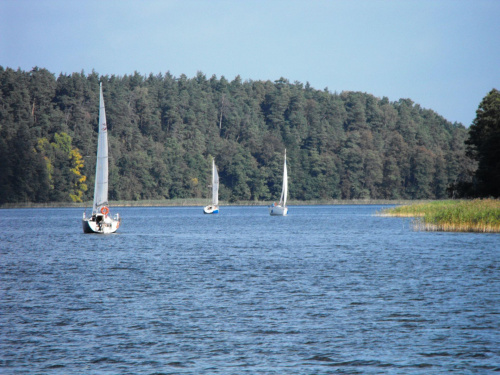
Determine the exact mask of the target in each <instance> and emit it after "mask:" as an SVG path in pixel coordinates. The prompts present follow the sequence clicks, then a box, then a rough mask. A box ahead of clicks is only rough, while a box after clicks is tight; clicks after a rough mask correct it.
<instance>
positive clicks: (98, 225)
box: [82, 218, 121, 234]
mask: <svg viewBox="0 0 500 375" xmlns="http://www.w3.org/2000/svg"><path fill="white" fill-rule="evenodd" d="M120 222H121V220H113V219H109V218H108V219H107V220H105V221H101V222H97V221H95V220H92V219H82V226H83V233H94V234H111V233H115V232H116V231H117V230H118V228H119V227H120Z"/></svg>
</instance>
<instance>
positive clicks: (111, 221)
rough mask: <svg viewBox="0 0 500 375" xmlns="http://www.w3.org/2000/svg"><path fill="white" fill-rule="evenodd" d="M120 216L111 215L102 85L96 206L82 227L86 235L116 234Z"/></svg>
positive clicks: (100, 91) (96, 171)
mask: <svg viewBox="0 0 500 375" xmlns="http://www.w3.org/2000/svg"><path fill="white" fill-rule="evenodd" d="M120 222H121V219H120V216H119V215H118V214H116V215H115V217H114V218H111V216H110V215H109V204H108V129H107V127H106V111H105V109H104V98H103V96H102V83H101V84H100V85H99V136H98V138H97V163H96V170H95V188H94V204H93V206H92V216H90V217H85V212H84V213H83V219H82V225H83V232H84V233H101V234H107V233H114V232H116V230H117V229H118V227H119V226H120Z"/></svg>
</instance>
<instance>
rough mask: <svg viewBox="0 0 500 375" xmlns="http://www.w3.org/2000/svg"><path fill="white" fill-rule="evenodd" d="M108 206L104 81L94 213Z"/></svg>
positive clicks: (100, 91)
mask: <svg viewBox="0 0 500 375" xmlns="http://www.w3.org/2000/svg"><path fill="white" fill-rule="evenodd" d="M104 206H108V128H107V126H106V110H105V108H104V98H103V97H102V82H101V83H100V85H99V137H98V138H97V163H96V170H95V189H94V205H93V206H92V213H93V214H95V213H98V212H100V210H101V208H102V207H104Z"/></svg>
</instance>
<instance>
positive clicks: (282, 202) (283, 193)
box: [279, 150, 288, 207]
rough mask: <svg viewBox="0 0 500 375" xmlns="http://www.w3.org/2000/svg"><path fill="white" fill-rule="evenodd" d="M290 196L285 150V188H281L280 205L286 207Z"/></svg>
mask: <svg viewBox="0 0 500 375" xmlns="http://www.w3.org/2000/svg"><path fill="white" fill-rule="evenodd" d="M287 196H288V172H287V168H286V150H285V162H284V164H283V187H282V188H281V197H280V203H279V204H280V205H281V206H283V207H286V198H287Z"/></svg>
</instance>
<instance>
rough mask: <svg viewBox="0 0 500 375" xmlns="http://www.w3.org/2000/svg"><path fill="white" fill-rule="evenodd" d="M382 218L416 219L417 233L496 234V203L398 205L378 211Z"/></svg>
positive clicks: (499, 220) (499, 226)
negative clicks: (426, 231) (423, 231)
mask: <svg viewBox="0 0 500 375" xmlns="http://www.w3.org/2000/svg"><path fill="white" fill-rule="evenodd" d="M380 215H383V216H398V217H417V218H418V219H416V220H415V222H414V225H415V229H417V230H428V231H444V232H481V233H499V232H500V200H497V199H475V200H467V201H465V200H464V201H456V200H446V201H435V202H430V203H421V204H413V205H408V206H399V207H394V208H390V209H386V210H383V211H382V212H380Z"/></svg>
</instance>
